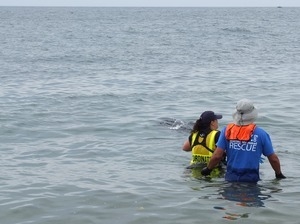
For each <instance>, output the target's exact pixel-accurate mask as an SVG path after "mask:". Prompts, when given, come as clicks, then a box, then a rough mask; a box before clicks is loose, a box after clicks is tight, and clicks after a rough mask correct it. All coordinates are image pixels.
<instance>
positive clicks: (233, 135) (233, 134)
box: [225, 123, 256, 142]
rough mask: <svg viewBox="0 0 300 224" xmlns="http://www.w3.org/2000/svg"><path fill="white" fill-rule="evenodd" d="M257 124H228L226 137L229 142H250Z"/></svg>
mask: <svg viewBox="0 0 300 224" xmlns="http://www.w3.org/2000/svg"><path fill="white" fill-rule="evenodd" d="M255 127H256V124H248V125H242V126H239V125H236V124H233V123H231V124H228V125H227V127H226V131H225V136H226V139H227V140H239V141H247V142H248V141H250V139H251V136H252V134H253V132H254V129H255Z"/></svg>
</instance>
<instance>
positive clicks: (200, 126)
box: [191, 118, 210, 133]
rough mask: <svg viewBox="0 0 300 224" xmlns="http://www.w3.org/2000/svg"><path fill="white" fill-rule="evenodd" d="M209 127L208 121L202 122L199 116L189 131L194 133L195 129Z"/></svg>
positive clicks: (203, 129)
mask: <svg viewBox="0 0 300 224" xmlns="http://www.w3.org/2000/svg"><path fill="white" fill-rule="evenodd" d="M208 129H210V122H208V123H207V122H203V120H202V119H201V118H199V119H198V120H197V121H196V123H195V124H194V127H193V129H192V130H191V133H195V132H197V131H205V130H208Z"/></svg>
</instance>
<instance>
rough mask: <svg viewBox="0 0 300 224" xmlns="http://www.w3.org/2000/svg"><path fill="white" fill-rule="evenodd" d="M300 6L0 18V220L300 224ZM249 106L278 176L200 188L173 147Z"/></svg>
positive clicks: (206, 182)
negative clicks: (206, 123) (214, 117)
mask: <svg viewBox="0 0 300 224" xmlns="http://www.w3.org/2000/svg"><path fill="white" fill-rule="evenodd" d="M299 16H300V9H299V8H38V7H37V8H26V7H19V8H18V7H15V8H9V7H1V8H0V35H1V41H0V48H1V52H0V68H1V69H0V78H1V82H0V108H1V109H0V127H1V128H0V149H1V163H0V169H1V175H0V220H1V224H21V223H22V224H25V223H26V224H27V223H43V224H44V223H51V224H52V223H56V224H58V223H59V224H63V223H72V224H76V223H78V224H82V223H85V224H87V223H101V224H119V223H124V224H125V223H126V224H136V223H143V224H147V223H149V224H150V223H151V224H152V223H160V224H167V223H172V224H173V223H180V224H182V223H189V224H191V223H205V222H209V223H228V222H233V223H274V224H277V223H283V222H284V223H299V218H300V215H299V213H298V207H299V205H300V202H299V201H300V200H299V199H300V196H299V195H300V194H299V185H300V181H299V177H300V175H299V172H298V170H299V169H300V166H299V163H298V161H299V159H300V152H299V150H298V148H297V147H298V145H299V139H298V136H299V134H300V131H299V122H300V116H299V113H300V102H299V96H300V91H299V85H300V81H299V78H298V77H299V73H300V65H299V61H300V44H299V43H300V23H299V20H300V17H299ZM241 98H249V99H251V100H252V101H253V102H254V103H255V105H256V106H257V108H258V110H259V119H258V121H257V124H258V125H259V126H261V127H262V128H264V129H265V130H266V131H267V132H268V133H269V134H270V135H271V138H272V141H273V145H274V148H275V150H276V152H277V154H278V156H279V158H280V160H281V164H282V171H283V173H284V174H285V175H286V176H287V179H285V180H281V181H277V180H275V179H274V172H273V170H272V169H271V166H270V164H269V163H268V162H267V160H265V162H264V163H263V164H262V165H261V170H260V172H261V178H262V180H261V181H260V182H259V183H258V184H257V185H255V186H252V185H247V184H235V185H231V184H229V183H226V182H225V181H224V179H223V178H214V179H204V178H202V177H199V175H197V173H191V172H190V171H188V170H186V169H185V167H186V166H187V165H188V164H189V160H190V157H191V155H190V153H186V152H183V151H182V150H181V146H182V144H183V142H184V140H185V139H186V138H187V137H188V135H189V128H190V127H191V125H192V123H193V122H194V121H195V120H196V119H197V118H198V116H199V115H200V113H202V112H203V111H204V110H214V111H216V112H219V113H222V114H223V119H222V120H220V122H219V123H220V127H221V128H222V127H223V126H225V125H226V124H227V123H228V122H230V121H231V119H232V118H231V114H232V112H233V109H234V106H235V104H236V101H238V100H239V99H241Z"/></svg>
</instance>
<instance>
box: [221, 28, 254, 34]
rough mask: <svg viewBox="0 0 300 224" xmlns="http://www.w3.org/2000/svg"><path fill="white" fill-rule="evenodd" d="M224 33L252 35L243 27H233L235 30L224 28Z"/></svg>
mask: <svg viewBox="0 0 300 224" xmlns="http://www.w3.org/2000/svg"><path fill="white" fill-rule="evenodd" d="M222 30H223V31H226V32H233V33H251V30H248V29H246V28H241V27H233V28H223V29H222Z"/></svg>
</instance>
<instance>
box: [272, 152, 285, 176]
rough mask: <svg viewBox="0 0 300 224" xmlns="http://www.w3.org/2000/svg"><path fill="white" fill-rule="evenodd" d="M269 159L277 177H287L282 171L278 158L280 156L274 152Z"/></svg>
mask: <svg viewBox="0 0 300 224" xmlns="http://www.w3.org/2000/svg"><path fill="white" fill-rule="evenodd" d="M268 160H269V162H270V164H271V166H272V168H273V170H274V171H275V176H276V178H285V176H284V175H283V174H282V173H281V168H280V161H279V159H278V156H277V155H276V154H275V153H273V154H271V155H269V156H268Z"/></svg>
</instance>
